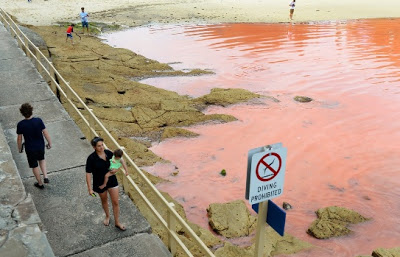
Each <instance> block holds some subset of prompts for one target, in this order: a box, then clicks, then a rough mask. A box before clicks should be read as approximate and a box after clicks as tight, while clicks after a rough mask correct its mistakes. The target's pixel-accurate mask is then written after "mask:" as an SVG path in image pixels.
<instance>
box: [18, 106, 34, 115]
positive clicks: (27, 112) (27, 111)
mask: <svg viewBox="0 0 400 257" xmlns="http://www.w3.org/2000/svg"><path fill="white" fill-rule="evenodd" d="M19 111H20V112H21V114H22V115H23V116H24V117H25V118H29V117H31V116H32V111H33V107H32V105H30V104H29V103H24V104H22V105H21V107H20V108H19Z"/></svg>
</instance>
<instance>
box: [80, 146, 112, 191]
mask: <svg viewBox="0 0 400 257" xmlns="http://www.w3.org/2000/svg"><path fill="white" fill-rule="evenodd" d="M104 152H105V153H106V160H103V159H101V158H100V157H99V156H98V155H97V153H96V151H94V152H93V153H91V154H90V155H89V156H88V158H87V160H86V173H92V176H93V190H94V191H95V192H97V193H102V192H104V191H105V190H107V189H108V188H111V187H114V186H118V181H117V177H116V176H115V175H112V176H110V177H109V178H108V182H107V186H106V187H105V188H104V189H100V188H99V186H101V185H102V184H103V183H104V176H105V175H106V173H107V172H108V171H109V167H110V159H111V158H112V157H113V155H114V154H113V152H111V151H110V150H107V149H106V150H104Z"/></svg>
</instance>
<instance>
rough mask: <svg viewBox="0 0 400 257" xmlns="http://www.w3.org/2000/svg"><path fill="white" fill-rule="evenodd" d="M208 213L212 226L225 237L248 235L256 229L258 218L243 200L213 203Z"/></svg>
mask: <svg viewBox="0 0 400 257" xmlns="http://www.w3.org/2000/svg"><path fill="white" fill-rule="evenodd" d="M207 213H208V220H209V224H210V226H211V228H212V229H213V230H214V231H215V232H216V233H217V234H219V235H222V236H224V237H227V238H232V237H241V236H248V235H249V234H250V233H251V232H252V231H253V230H254V229H255V221H256V218H255V217H254V216H252V215H250V212H249V210H248V209H247V206H246V204H245V203H244V202H243V201H242V200H236V201H232V202H228V203H212V204H210V205H209V207H208V208H207Z"/></svg>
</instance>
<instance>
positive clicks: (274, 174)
mask: <svg viewBox="0 0 400 257" xmlns="http://www.w3.org/2000/svg"><path fill="white" fill-rule="evenodd" d="M268 156H275V157H276V158H277V159H278V161H279V166H278V169H277V170H275V169H274V168H272V167H271V164H272V163H271V164H268V163H267V162H265V161H264V159H265V158H266V157H268ZM260 164H263V165H264V166H265V167H266V168H265V169H268V170H270V171H271V172H272V173H273V175H269V176H267V177H262V176H260V170H259V168H260ZM281 167H282V159H281V157H280V156H279V154H277V153H268V154H266V155H264V156H263V157H262V158H261V159H260V160H259V161H258V163H257V167H256V175H257V178H258V179H259V180H261V181H264V182H266V181H270V180H271V179H273V178H275V177H276V175H278V173H279V171H280V170H281ZM265 169H264V171H265Z"/></svg>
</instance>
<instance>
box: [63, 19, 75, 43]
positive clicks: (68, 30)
mask: <svg viewBox="0 0 400 257" xmlns="http://www.w3.org/2000/svg"><path fill="white" fill-rule="evenodd" d="M74 26H75V25H74V24H71V25H70V26H69V27H68V28H67V38H66V39H65V42H67V40H68V38H70V39H71V42H72V44H74V39H73V38H72V32H74ZM75 34H76V33H75Z"/></svg>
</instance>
